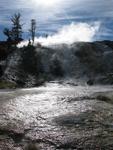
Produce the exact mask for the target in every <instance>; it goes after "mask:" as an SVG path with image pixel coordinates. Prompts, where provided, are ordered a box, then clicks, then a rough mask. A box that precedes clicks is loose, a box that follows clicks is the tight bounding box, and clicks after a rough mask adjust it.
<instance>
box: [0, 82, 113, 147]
mask: <svg viewBox="0 0 113 150" xmlns="http://www.w3.org/2000/svg"><path fill="white" fill-rule="evenodd" d="M23 149H24V150H41V149H42V150H56V149H61V150H65V149H68V150H71V149H74V150H100V149H102V150H112V149H113V87H112V86H92V87H89V86H86V85H82V86H77V85H74V84H71V83H70V84H69V83H67V84H66V83H64V82H62V84H61V83H54V82H53V83H47V84H45V86H41V87H39V88H32V89H16V90H1V91H0V150H23Z"/></svg>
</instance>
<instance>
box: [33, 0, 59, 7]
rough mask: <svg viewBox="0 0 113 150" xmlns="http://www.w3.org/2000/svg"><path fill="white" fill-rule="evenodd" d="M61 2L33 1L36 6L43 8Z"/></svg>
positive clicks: (54, 0)
mask: <svg viewBox="0 0 113 150" xmlns="http://www.w3.org/2000/svg"><path fill="white" fill-rule="evenodd" d="M59 1H60V0H32V3H34V5H39V6H43V7H51V6H54V5H56V4H57V3H58V2H59Z"/></svg>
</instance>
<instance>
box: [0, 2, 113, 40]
mask: <svg viewBox="0 0 113 150" xmlns="http://www.w3.org/2000/svg"><path fill="white" fill-rule="evenodd" d="M42 1H43V2H42ZM42 1H41V0H29V1H28V0H15V1H14V0H0V39H1V40H2V39H3V38H4V36H3V34H2V30H3V28H4V27H10V26H11V23H10V18H11V16H12V15H13V14H14V13H16V12H20V13H21V14H22V23H23V24H24V26H23V28H24V31H25V33H24V38H27V37H28V33H27V32H28V29H29V25H30V20H31V19H32V18H35V19H36V20H37V32H38V33H37V34H38V35H43V34H54V33H55V32H57V30H58V29H59V28H62V27H63V26H65V25H69V24H71V23H72V22H73V23H87V24H94V23H95V22H99V23H100V28H99V31H98V33H97V36H96V39H95V40H112V39H113V0H56V1H55V3H53V4H52V5H51V6H49V5H45V4H44V3H47V1H48V0H45V2H44V0H42ZM53 1H54V0H53ZM57 1H58V2H57Z"/></svg>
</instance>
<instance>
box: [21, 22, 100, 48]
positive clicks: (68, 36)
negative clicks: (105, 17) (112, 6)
mask: <svg viewBox="0 0 113 150" xmlns="http://www.w3.org/2000/svg"><path fill="white" fill-rule="evenodd" d="M99 27H100V23H99V22H96V23H94V24H93V25H90V24H87V23H77V24H75V23H71V24H70V25H67V26H64V27H63V28H61V29H60V30H58V32H57V33H56V34H54V35H52V36H48V37H39V38H35V45H36V44H37V43H40V44H41V45H43V46H51V45H58V44H72V43H74V42H80V41H83V42H91V41H93V40H94V37H95V35H96V33H97V32H98V31H99ZM27 44H28V41H24V42H22V43H20V44H19V45H18V46H19V47H22V46H24V45H27Z"/></svg>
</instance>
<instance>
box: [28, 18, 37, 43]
mask: <svg viewBox="0 0 113 150" xmlns="http://www.w3.org/2000/svg"><path fill="white" fill-rule="evenodd" d="M29 32H30V35H31V39H32V44H34V41H35V35H36V20H35V19H32V20H31V27H30V30H29Z"/></svg>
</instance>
